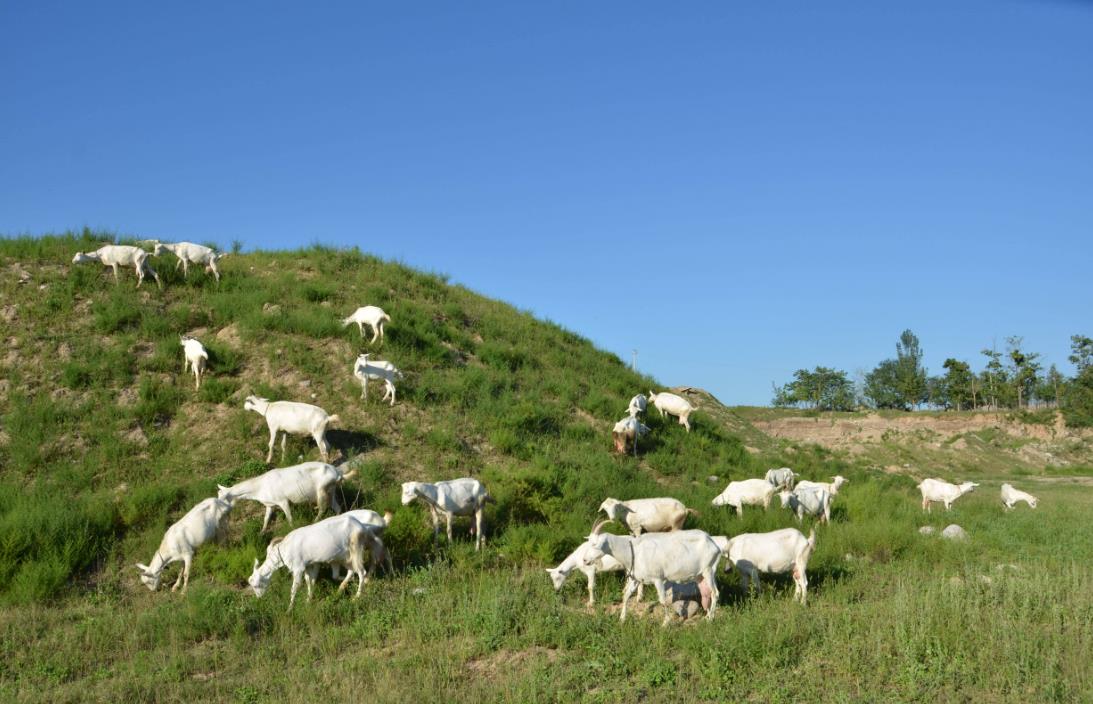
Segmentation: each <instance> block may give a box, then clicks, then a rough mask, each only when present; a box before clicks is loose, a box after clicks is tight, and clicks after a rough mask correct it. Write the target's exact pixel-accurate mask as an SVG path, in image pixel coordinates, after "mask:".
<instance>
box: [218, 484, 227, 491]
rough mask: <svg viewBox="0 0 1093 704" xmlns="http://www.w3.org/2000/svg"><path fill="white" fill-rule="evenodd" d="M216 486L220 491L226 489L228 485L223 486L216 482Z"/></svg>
mask: <svg viewBox="0 0 1093 704" xmlns="http://www.w3.org/2000/svg"><path fill="white" fill-rule="evenodd" d="M216 488H217V489H219V490H220V491H227V490H228V487H226V486H224V485H223V484H217V485H216Z"/></svg>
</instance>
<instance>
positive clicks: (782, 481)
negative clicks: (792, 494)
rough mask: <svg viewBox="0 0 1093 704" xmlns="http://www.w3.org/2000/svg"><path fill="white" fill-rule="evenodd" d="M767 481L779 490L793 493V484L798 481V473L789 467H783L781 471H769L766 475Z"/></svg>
mask: <svg viewBox="0 0 1093 704" xmlns="http://www.w3.org/2000/svg"><path fill="white" fill-rule="evenodd" d="M766 478H767V481H768V482H770V484H771V486H774V487H776V488H778V489H786V490H788V491H793V482H794V480H796V479H797V473H796V472H794V471H793V470H792V469H790V468H789V467H782V468H781V469H768V470H767V474H766Z"/></svg>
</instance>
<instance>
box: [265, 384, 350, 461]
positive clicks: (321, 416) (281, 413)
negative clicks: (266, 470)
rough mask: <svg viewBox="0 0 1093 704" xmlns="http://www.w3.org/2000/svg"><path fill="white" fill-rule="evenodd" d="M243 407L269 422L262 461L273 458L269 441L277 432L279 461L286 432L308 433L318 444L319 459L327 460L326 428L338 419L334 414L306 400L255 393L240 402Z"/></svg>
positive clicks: (275, 439)
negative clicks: (284, 399)
mask: <svg viewBox="0 0 1093 704" xmlns="http://www.w3.org/2000/svg"><path fill="white" fill-rule="evenodd" d="M243 408H244V409H245V410H248V411H254V412H255V413H257V414H258V415H260V416H265V418H266V425H267V426H269V452H267V453H266V462H270V461H272V459H273V445H274V443H276V442H277V433H282V435H281V461H282V462H284V461H285V440H286V439H287V438H288V434H289V433H292V434H293V435H310V436H311V437H313V438H315V444H316V445H318V446H319V454H320V455H322V457H323V461H324V462H325V461H326V460H327V453H328V451H329V449H330V447H329V445H328V444H327V442H326V428H327V426H328V425H330V424H331V423H334V422H336V421H338V420H340V419H339V418H338V416H336V415H333V416H332V415H328V414H327V412H326V411H324V410H323V409H321V408H319V407H318V406H312V405H311V404H310V403H297V402H295V401H273V402H270V401H269V400H268V399H264V398H261V397H259V396H248V397H247V400H246V401H245V402H244V403H243Z"/></svg>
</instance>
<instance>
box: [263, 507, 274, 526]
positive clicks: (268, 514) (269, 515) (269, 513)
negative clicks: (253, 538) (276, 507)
mask: <svg viewBox="0 0 1093 704" xmlns="http://www.w3.org/2000/svg"><path fill="white" fill-rule="evenodd" d="M271 518H273V507H272V506H266V517H265V518H264V519H263V520H262V532H263V533H265V532H266V528H268V527H269V519H271Z"/></svg>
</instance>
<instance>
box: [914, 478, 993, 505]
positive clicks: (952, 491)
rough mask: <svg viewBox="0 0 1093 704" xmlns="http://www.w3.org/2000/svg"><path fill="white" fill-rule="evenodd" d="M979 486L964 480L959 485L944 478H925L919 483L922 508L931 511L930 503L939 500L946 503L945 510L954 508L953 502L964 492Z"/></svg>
mask: <svg viewBox="0 0 1093 704" xmlns="http://www.w3.org/2000/svg"><path fill="white" fill-rule="evenodd" d="M977 486H979V485H978V484H976V483H975V482H964V483H963V484H961V485H959V486H957V485H956V484H950V483H949V482H947V481H944V480H942V479H923V480H922V481H921V482H919V484H918V490H919V491H920V492H922V510H923V511H926V512H927V513H929V512H930V504H931V503H932V502H935V501H936V502H939V503H943V504H945V510H946V511H948V510H949V509H950V508H952V505H953V502H954V501H956V500H957V499H959V498H960V497H961V496H963V495H964V494H967V493H968V492H969V491H972V490H973V489H975V487H977Z"/></svg>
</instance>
